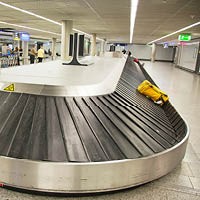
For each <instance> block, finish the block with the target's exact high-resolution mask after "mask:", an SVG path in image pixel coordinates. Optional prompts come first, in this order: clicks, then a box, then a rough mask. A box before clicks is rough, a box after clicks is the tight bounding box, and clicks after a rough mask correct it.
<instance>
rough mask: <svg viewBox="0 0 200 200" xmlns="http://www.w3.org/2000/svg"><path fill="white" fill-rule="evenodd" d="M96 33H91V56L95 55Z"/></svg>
mask: <svg viewBox="0 0 200 200" xmlns="http://www.w3.org/2000/svg"><path fill="white" fill-rule="evenodd" d="M96 37H97V35H96V33H93V34H92V40H91V56H95V55H96Z"/></svg>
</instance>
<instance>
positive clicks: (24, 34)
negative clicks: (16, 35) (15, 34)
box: [20, 33, 30, 41]
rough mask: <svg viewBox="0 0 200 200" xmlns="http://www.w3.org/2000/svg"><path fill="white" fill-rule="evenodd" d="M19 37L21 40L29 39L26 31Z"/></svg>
mask: <svg viewBox="0 0 200 200" xmlns="http://www.w3.org/2000/svg"><path fill="white" fill-rule="evenodd" d="M20 39H21V40H22V41H29V40H30V35H29V34H28V33H21V35H20Z"/></svg>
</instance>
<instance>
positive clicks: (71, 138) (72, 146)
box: [56, 97, 89, 162]
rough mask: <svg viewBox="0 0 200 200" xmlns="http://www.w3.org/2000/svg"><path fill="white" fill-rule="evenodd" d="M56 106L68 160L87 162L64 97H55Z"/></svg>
mask: <svg viewBox="0 0 200 200" xmlns="http://www.w3.org/2000/svg"><path fill="white" fill-rule="evenodd" d="M56 107H57V110H58V116H59V120H60V126H61V130H62V133H63V137H64V141H65V146H66V149H67V156H68V159H69V161H70V162H87V161H89V158H88V157H87V153H86V151H85V149H84V145H83V144H82V142H81V139H80V137H79V135H78V132H77V130H76V127H75V125H74V123H73V119H72V118H71V116H70V112H69V110H68V108H67V105H66V103H65V100H64V98H60V97H57V98H56Z"/></svg>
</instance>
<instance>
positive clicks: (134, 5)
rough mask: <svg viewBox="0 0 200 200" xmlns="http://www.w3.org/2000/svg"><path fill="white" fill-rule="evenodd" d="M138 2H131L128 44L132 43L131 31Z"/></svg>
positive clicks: (134, 0)
mask: <svg viewBox="0 0 200 200" xmlns="http://www.w3.org/2000/svg"><path fill="white" fill-rule="evenodd" d="M138 2H139V0H131V10H130V43H132V42H133V30H134V26H135V18H136V13H137V7H138Z"/></svg>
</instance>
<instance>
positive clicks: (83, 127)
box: [65, 98, 108, 162]
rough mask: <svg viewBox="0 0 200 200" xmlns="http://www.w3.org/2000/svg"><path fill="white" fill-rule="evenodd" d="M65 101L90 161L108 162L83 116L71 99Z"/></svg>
mask: <svg viewBox="0 0 200 200" xmlns="http://www.w3.org/2000/svg"><path fill="white" fill-rule="evenodd" d="M65 101H66V104H67V106H68V108H69V109H70V114H71V116H73V121H74V124H75V126H76V129H77V131H78V133H79V137H80V138H81V140H82V143H83V144H84V145H85V148H86V150H87V154H88V156H89V159H90V161H93V162H97V161H106V160H108V157H107V156H106V155H105V153H104V151H103V150H102V148H101V146H100V145H99V143H98V141H97V139H96V137H95V136H94V134H93V132H92V131H91V129H90V127H89V126H88V124H87V122H86V121H85V118H84V116H83V114H82V113H81V111H80V110H79V108H78V107H77V105H76V104H75V102H74V100H73V98H66V99H65Z"/></svg>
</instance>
